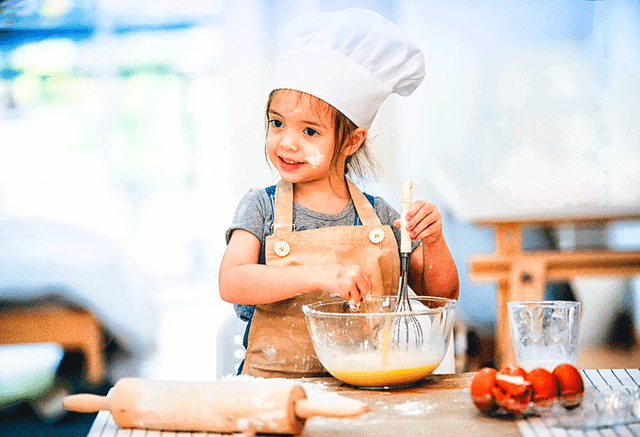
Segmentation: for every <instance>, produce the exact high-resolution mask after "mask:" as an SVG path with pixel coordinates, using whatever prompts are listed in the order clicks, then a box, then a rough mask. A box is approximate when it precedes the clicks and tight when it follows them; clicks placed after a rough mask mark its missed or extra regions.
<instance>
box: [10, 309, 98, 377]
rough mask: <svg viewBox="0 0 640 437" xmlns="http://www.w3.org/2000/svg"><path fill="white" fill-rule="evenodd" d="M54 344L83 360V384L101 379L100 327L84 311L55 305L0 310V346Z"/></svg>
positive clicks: (94, 319)
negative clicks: (79, 356) (84, 378)
mask: <svg viewBox="0 0 640 437" xmlns="http://www.w3.org/2000/svg"><path fill="white" fill-rule="evenodd" d="M48 342H51V343H58V344H59V345H60V346H62V348H63V349H64V350H65V351H80V352H81V353H82V354H83V355H84V357H85V365H86V376H87V381H88V382H89V383H91V384H93V385H99V384H100V383H102V382H103V381H104V379H105V375H106V365H105V357H104V341H103V328H102V325H101V324H100V322H99V321H98V319H96V317H95V316H94V315H93V314H91V313H90V312H89V311H87V310H83V309H73V308H69V307H65V306H59V305H44V304H43V305H34V306H30V305H22V304H20V305H15V306H8V307H2V308H0V344H19V343H48Z"/></svg>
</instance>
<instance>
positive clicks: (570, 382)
mask: <svg viewBox="0 0 640 437" xmlns="http://www.w3.org/2000/svg"><path fill="white" fill-rule="evenodd" d="M553 374H554V375H555V377H556V379H557V380H558V390H559V391H558V392H559V396H560V398H561V399H562V405H564V407H565V408H566V409H567V410H572V409H574V408H576V407H578V406H579V405H580V404H581V403H582V397H583V395H584V382H583V381H582V376H581V375H580V371H579V370H578V369H576V368H575V367H573V366H572V365H571V364H560V365H559V366H557V367H556V368H555V369H553Z"/></svg>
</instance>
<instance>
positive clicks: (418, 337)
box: [392, 181, 423, 345]
mask: <svg viewBox="0 0 640 437" xmlns="http://www.w3.org/2000/svg"><path fill="white" fill-rule="evenodd" d="M412 197H413V184H412V182H411V181H404V182H402V209H401V216H400V224H401V227H400V236H401V238H400V289H399V290H398V302H397V304H396V307H395V308H394V312H397V313H402V314H399V315H398V317H396V318H394V320H393V330H392V341H393V342H394V343H396V344H399V343H400V344H402V343H403V342H404V343H405V344H407V345H409V342H415V344H421V343H422V340H423V337H422V326H421V325H420V322H419V321H418V319H416V318H415V317H414V316H412V315H411V302H410V300H409V295H408V292H407V280H408V277H409V258H410V257H411V237H410V236H409V231H408V230H407V219H406V216H407V212H408V211H409V208H411V203H412Z"/></svg>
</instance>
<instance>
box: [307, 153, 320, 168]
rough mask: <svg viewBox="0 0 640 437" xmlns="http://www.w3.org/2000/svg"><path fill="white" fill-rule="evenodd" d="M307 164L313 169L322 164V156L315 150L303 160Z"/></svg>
mask: <svg viewBox="0 0 640 437" xmlns="http://www.w3.org/2000/svg"><path fill="white" fill-rule="evenodd" d="M304 160H305V161H307V162H308V163H309V164H311V165H312V166H313V167H314V168H315V167H317V166H319V165H320V164H322V162H323V161H324V155H323V154H321V153H320V151H319V150H316V153H315V154H314V155H310V156H307V157H306V158H304Z"/></svg>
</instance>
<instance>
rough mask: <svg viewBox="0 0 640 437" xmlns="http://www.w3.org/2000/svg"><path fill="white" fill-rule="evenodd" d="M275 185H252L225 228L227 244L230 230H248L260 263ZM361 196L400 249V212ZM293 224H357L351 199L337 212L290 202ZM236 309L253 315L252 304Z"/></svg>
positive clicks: (240, 313)
mask: <svg viewBox="0 0 640 437" xmlns="http://www.w3.org/2000/svg"><path fill="white" fill-rule="evenodd" d="M274 193H275V186H271V187H268V188H266V189H265V188H252V189H250V190H249V191H248V192H247V194H245V195H244V196H243V197H242V199H240V203H238V207H237V208H236V213H235V215H234V217H233V223H232V224H231V226H230V227H229V229H227V232H226V240H227V244H228V243H229V240H230V239H231V234H232V233H233V231H234V230H236V229H243V230H245V231H247V232H250V233H252V234H253V235H255V237H256V238H257V239H258V240H259V241H260V247H261V250H260V261H259V262H260V264H265V250H264V247H265V240H266V238H267V236H269V235H271V234H272V229H271V227H272V225H273V201H274V197H273V195H274ZM365 196H366V197H367V198H368V199H369V201H370V202H371V203H372V204H373V208H374V210H375V212H376V214H377V215H378V218H379V219H380V222H381V223H382V224H383V225H389V226H391V229H392V230H393V233H394V235H395V237H396V241H397V242H398V252H399V251H400V244H399V242H400V230H399V229H398V228H396V227H395V226H394V224H393V222H394V221H395V220H397V219H398V218H399V217H400V214H399V213H398V212H397V211H396V210H395V209H393V207H391V206H390V205H389V204H388V203H387V202H386V201H385V200H384V199H383V198H382V197H373V196H370V195H366V194H365ZM293 224H294V226H295V230H296V231H305V230H309V229H317V228H323V227H328V226H353V225H359V224H361V223H360V221H359V218H358V216H357V214H356V209H355V207H354V205H353V200H352V201H350V202H349V204H348V205H347V207H346V208H345V209H344V210H343V211H342V212H340V213H338V214H322V213H319V212H316V211H312V210H310V209H308V208H305V207H304V206H302V205H299V204H297V203H296V202H294V203H293ZM417 245H418V243H417V242H413V247H412V249H415V248H416V247H417ZM235 309H236V313H237V314H238V316H239V317H240V318H241V319H242V320H245V321H248V320H250V319H251V316H252V315H253V306H252V305H235Z"/></svg>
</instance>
